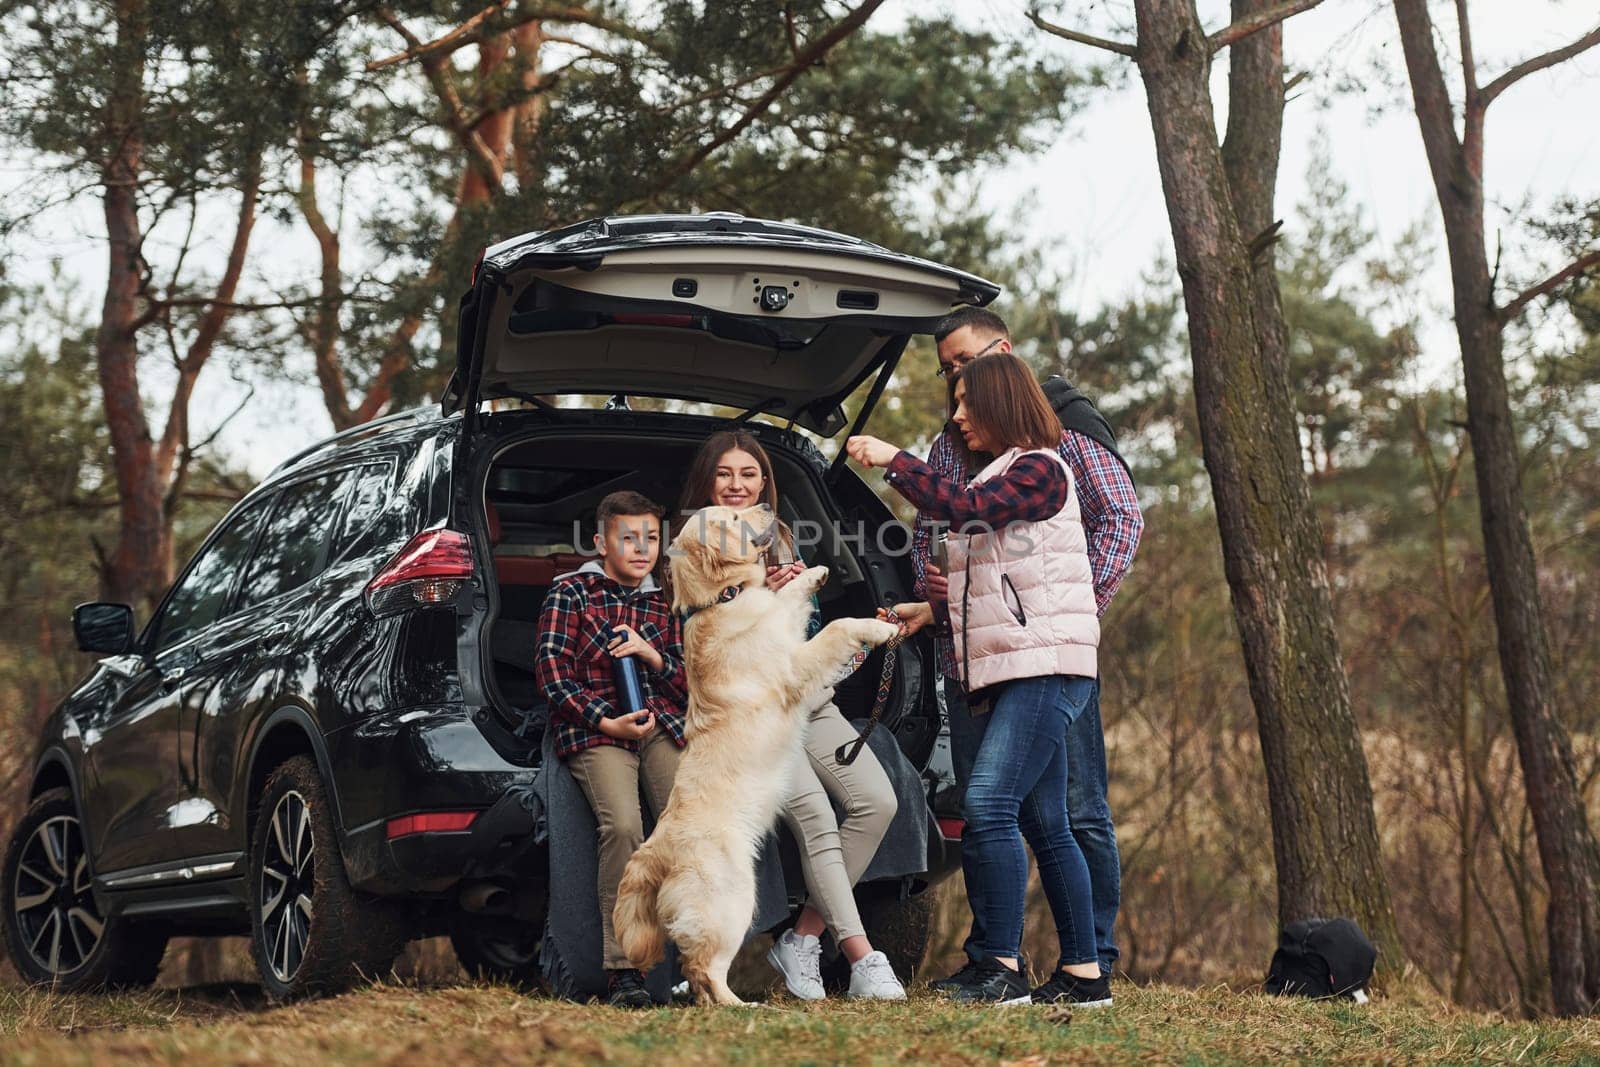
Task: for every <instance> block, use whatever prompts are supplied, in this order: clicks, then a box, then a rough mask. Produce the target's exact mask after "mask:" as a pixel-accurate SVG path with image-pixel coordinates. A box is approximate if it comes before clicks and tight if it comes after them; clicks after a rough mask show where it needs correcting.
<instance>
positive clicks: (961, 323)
mask: <svg viewBox="0 0 1600 1067" xmlns="http://www.w3.org/2000/svg"><path fill="white" fill-rule="evenodd" d="M934 341H935V343H936V344H937V346H938V354H939V370H938V374H939V376H940V377H941V378H948V377H949V376H950V375H952V374H954V373H956V372H957V371H959V370H960V369H961V368H962V367H963V366H965V365H966V364H968V363H970V362H972V361H973V360H974V359H977V358H979V357H981V356H987V355H991V354H993V353H995V352H1009V351H1011V334H1010V331H1009V330H1008V329H1007V328H1006V324H1005V320H1003V319H1002V318H1000V316H999V315H996V314H995V313H994V312H992V311H988V310H986V309H984V308H976V307H964V308H960V309H959V310H957V311H954V312H952V313H951V314H949V315H947V316H945V318H944V319H943V320H942V321H941V322H940V324H939V326H938V328H937V329H936V330H935V332H934ZM1044 391H1045V396H1046V397H1048V398H1049V400H1050V403H1051V405H1052V406H1053V407H1054V408H1055V411H1056V415H1057V417H1058V418H1060V420H1061V427H1062V433H1061V445H1060V451H1061V456H1062V458H1063V459H1065V460H1066V461H1067V465H1068V467H1069V468H1070V469H1071V471H1072V477H1073V480H1074V482H1075V483H1076V485H1077V491H1078V500H1079V506H1080V507H1081V509H1082V512H1083V526H1084V532H1085V533H1086V534H1087V536H1088V542H1089V564H1090V568H1091V570H1092V571H1093V574H1094V592H1095V602H1096V606H1097V608H1098V610H1099V613H1100V614H1101V615H1102V616H1103V615H1104V614H1105V611H1106V607H1107V606H1108V605H1109V604H1110V603H1111V598H1112V597H1113V596H1115V595H1116V592H1117V587H1118V586H1120V585H1121V584H1122V579H1123V577H1124V576H1125V575H1126V574H1127V573H1128V568H1129V567H1130V566H1131V565H1132V564H1133V556H1134V553H1135V552H1136V551H1137V550H1138V547H1139V536H1140V534H1141V532H1142V531H1143V530H1144V516H1143V515H1142V514H1141V512H1140V510H1139V500H1138V497H1137V495H1136V494H1135V492H1134V487H1133V479H1132V477H1131V476H1130V475H1129V473H1128V467H1127V464H1126V462H1124V461H1123V459H1122V457H1121V455H1119V454H1118V453H1117V449H1116V438H1115V437H1114V436H1113V435H1112V432H1111V427H1110V425H1109V424H1108V423H1107V422H1106V420H1105V419H1104V418H1103V417H1102V416H1101V414H1100V413H1099V412H1098V411H1096V410H1095V407H1094V405H1093V404H1092V403H1090V402H1089V400H1088V398H1087V397H1085V396H1083V394H1081V393H1079V392H1078V391H1077V390H1076V389H1074V388H1073V387H1072V386H1071V385H1070V384H1069V383H1068V382H1067V381H1066V380H1065V379H1062V378H1059V377H1052V378H1051V379H1050V380H1049V381H1047V382H1045V384H1044ZM928 465H929V466H931V467H932V468H933V469H934V470H936V471H938V472H939V473H940V474H941V475H943V476H944V477H946V478H949V479H950V480H951V481H953V482H958V483H960V484H963V485H964V484H966V482H967V479H968V477H969V475H970V472H968V471H967V470H965V469H963V466H962V462H961V459H960V452H959V450H958V449H957V448H956V444H955V441H954V438H953V437H952V436H951V430H950V427H948V426H946V427H945V429H944V431H943V432H941V433H940V434H939V436H938V437H937V438H935V439H934V442H933V447H932V448H931V449H930V450H929V452H928ZM934 533H935V531H934V529H933V524H932V523H931V522H929V521H928V520H927V519H926V518H925V517H924V516H922V515H920V514H919V515H918V516H917V526H916V532H915V536H914V538H913V541H912V550H911V558H912V564H913V566H914V567H915V569H916V575H917V585H916V588H915V593H916V595H917V596H919V597H923V598H925V599H927V600H929V601H931V602H934V603H938V602H941V601H943V600H945V599H946V596H947V584H946V579H945V576H944V575H943V574H940V573H939V570H938V568H937V567H935V566H933V565H932V562H931V549H932V541H933V536H934ZM935 642H936V645H935V647H936V649H937V656H938V664H939V672H940V674H941V675H942V677H943V689H944V698H945V709H946V712H947V714H948V716H949V720H950V761H951V763H952V765H953V766H954V769H955V775H956V784H957V785H958V786H961V787H963V788H965V786H966V783H967V780H968V778H969V777H970V776H971V773H972V765H973V760H974V759H975V758H976V756H977V753H978V748H979V746H980V745H981V744H982V743H983V735H984V731H985V729H986V728H987V726H988V722H989V720H988V716H986V715H983V714H978V715H973V714H970V713H969V711H968V708H967V702H966V696H965V693H964V692H963V690H962V687H961V680H960V664H958V663H957V662H956V656H955V647H954V645H953V643H952V641H951V639H950V636H949V634H948V633H946V634H941V635H939V636H938V637H936V638H935ZM1067 789H1068V793H1067V811H1068V815H1069V817H1070V819H1071V822H1072V835H1073V837H1074V838H1075V839H1076V840H1077V842H1078V848H1079V849H1080V850H1081V851H1082V852H1083V857H1084V860H1085V861H1086V862H1087V863H1088V865H1089V881H1090V887H1091V889H1092V891H1093V894H1094V933H1095V949H1096V951H1097V952H1098V954H1099V957H1100V970H1101V973H1103V974H1105V975H1107V976H1109V975H1110V974H1111V973H1112V972H1113V970H1114V969H1115V966H1116V961H1117V955H1118V953H1117V946H1116V942H1115V941H1114V940H1113V936H1112V928H1113V926H1114V925H1115V923H1116V919H1117V907H1118V904H1119V903H1120V901H1121V897H1122V864H1121V858H1120V856H1119V855H1118V853H1117V835H1116V830H1115V829H1114V827H1113V826H1112V822H1111V809H1110V806H1109V805H1108V804H1107V803H1106V750H1105V738H1104V736H1103V734H1102V732H1101V725H1100V685H1099V682H1098V681H1096V683H1095V689H1094V696H1093V697H1092V698H1091V700H1090V702H1089V705H1088V707H1087V708H1086V709H1085V710H1084V712H1083V714H1082V715H1080V716H1079V717H1078V719H1077V721H1076V722H1075V723H1073V725H1072V728H1071V730H1070V731H1069V732H1068V736H1067ZM1024 810H1025V811H1026V806H1024ZM1028 829H1029V827H1028V822H1027V820H1026V819H1024V821H1023V824H1022V830H1023V834H1024V835H1025V836H1030V835H1029V834H1028ZM963 862H964V863H965V860H964V861H963ZM966 882H967V894H968V898H969V900H970V898H971V895H972V891H973V887H974V886H975V885H977V884H979V880H978V879H976V878H972V877H968V878H967V879H966ZM973 904H974V907H973V909H972V910H973V916H974V918H973V928H972V932H971V934H970V935H969V937H968V938H967V943H966V948H967V954H968V962H967V964H966V965H965V966H963V967H962V968H961V970H959V971H957V972H956V973H955V974H953V975H951V976H950V977H949V978H946V979H943V980H941V981H938V982H934V983H933V988H935V989H940V990H944V991H950V990H953V989H955V988H956V987H957V986H959V985H961V984H963V983H964V982H965V981H966V980H967V979H968V978H969V977H970V976H971V973H972V968H974V967H975V965H976V962H977V960H976V957H975V956H974V955H973V953H972V947H973V946H974V945H979V944H985V943H986V942H985V941H984V938H983V931H982V930H981V929H979V926H978V924H979V923H980V922H981V920H980V919H979V918H978V916H979V915H981V914H982V909H981V908H979V907H978V906H977V902H975V901H974V902H973ZM1052 981H1053V979H1052ZM1050 985H1051V982H1046V984H1045V986H1042V987H1041V988H1040V992H1042V993H1044V994H1045V997H1046V998H1048V996H1049V987H1050ZM1035 999H1036V1000H1038V999H1042V998H1040V997H1038V996H1036V997H1035Z"/></svg>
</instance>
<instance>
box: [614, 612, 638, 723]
mask: <svg viewBox="0 0 1600 1067" xmlns="http://www.w3.org/2000/svg"><path fill="white" fill-rule="evenodd" d="M621 636H622V631H620V630H618V629H617V628H616V627H615V626H607V627H606V644H608V645H609V644H610V643H611V642H612V641H614V640H615V639H617V638H618V637H621ZM611 680H612V681H613V682H615V683H616V686H617V713H616V715H614V716H612V717H613V718H620V717H621V716H624V715H634V714H637V713H638V712H641V711H643V710H644V682H643V681H642V680H641V679H640V678H639V657H638V656H613V657H612V659H611Z"/></svg>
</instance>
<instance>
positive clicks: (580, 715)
mask: <svg viewBox="0 0 1600 1067" xmlns="http://www.w3.org/2000/svg"><path fill="white" fill-rule="evenodd" d="M607 624H613V625H615V624H626V625H628V626H631V627H633V628H634V630H636V631H637V632H638V634H639V636H640V637H642V638H644V639H645V640H646V641H648V642H649V643H650V644H651V645H653V646H655V648H656V651H658V652H660V653H661V659H662V669H661V671H660V672H657V671H654V670H651V669H650V667H649V666H648V665H647V664H645V663H643V662H641V663H640V664H639V678H640V681H641V683H642V684H643V687H644V695H645V702H644V703H645V708H646V709H647V710H649V711H653V712H655V715H656V726H657V728H658V729H663V730H666V731H667V733H668V734H670V735H671V736H672V739H673V740H674V741H676V742H677V743H678V746H679V747H680V748H681V747H683V727H684V718H683V716H684V708H685V707H686V706H687V705H688V701H689V690H688V685H687V683H686V681H685V679H684V673H683V623H682V620H680V619H679V618H678V616H677V615H676V614H675V613H674V612H673V611H672V608H671V606H670V605H668V603H667V599H666V597H665V596H664V595H663V594H662V593H661V591H660V590H659V589H651V590H638V589H630V588H628V587H627V586H625V585H623V584H621V583H620V582H616V581H613V580H612V579H611V578H609V577H607V576H606V575H605V574H604V573H603V572H600V571H599V569H598V568H596V569H595V570H593V571H589V570H585V571H580V572H578V573H576V574H568V575H564V576H562V577H561V578H559V579H557V580H556V582H555V584H554V585H552V586H551V587H550V592H549V593H548V594H547V595H546V596H545V600H544V608H543V610H541V611H540V613H539V641H538V645H537V649H536V653H535V656H534V673H535V675H536V676H537V677H538V679H539V684H540V685H541V686H542V687H543V688H544V694H545V698H546V699H547V700H548V701H549V702H550V722H551V725H552V727H554V729H555V731H556V735H555V738H556V755H558V756H559V757H561V758H562V759H566V758H567V757H568V756H570V755H572V754H573V753H575V752H582V751H583V750H584V749H588V748H593V747H595V746H596V745H616V746H618V747H620V748H625V749H628V750H629V751H633V752H636V751H638V749H639V743H638V742H637V741H627V740H621V739H618V738H613V737H607V736H606V735H605V734H603V733H601V732H600V720H601V719H603V718H605V717H606V716H607V715H608V714H609V713H611V712H612V710H613V709H614V706H615V702H616V699H617V686H616V682H615V681H613V679H612V676H611V665H612V662H613V657H612V655H611V653H609V652H607V651H606V637H605V635H606V627H607Z"/></svg>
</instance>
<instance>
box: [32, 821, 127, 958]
mask: <svg viewBox="0 0 1600 1067" xmlns="http://www.w3.org/2000/svg"><path fill="white" fill-rule="evenodd" d="M15 877H16V883H15V884H14V885H13V886H12V887H11V889H12V897H11V899H12V908H13V910H14V911H15V913H16V923H17V929H18V931H19V932H20V933H21V935H22V943H23V945H24V946H25V947H26V949H27V951H28V954H29V955H30V956H32V957H33V960H34V962H35V963H37V964H38V965H39V966H41V967H43V968H44V969H45V970H47V971H49V972H50V973H51V974H53V975H65V974H71V973H72V972H73V971H76V970H77V969H78V968H79V967H82V966H83V964H84V962H85V961H86V960H88V958H89V957H90V956H91V955H92V954H93V953H94V950H95V947H96V946H97V945H99V944H100V938H101V937H103V936H104V935H105V920H104V919H102V918H101V916H100V911H99V908H98V907H97V906H96V905H95V901H94V894H93V893H92V892H91V891H90V881H91V877H90V874H89V854H88V851H87V850H86V849H85V848H84V846H83V830H82V829H81V828H80V827H79V825H78V820H77V819H75V818H73V817H72V816H70V815H57V816H55V817H54V818H50V819H46V820H45V821H44V822H41V823H40V824H39V825H38V826H37V827H35V828H34V831H33V834H32V835H31V836H30V837H29V839H28V842H27V844H25V845H24V846H23V847H22V854H21V856H20V862H19V863H18V864H17V870H16V876H15Z"/></svg>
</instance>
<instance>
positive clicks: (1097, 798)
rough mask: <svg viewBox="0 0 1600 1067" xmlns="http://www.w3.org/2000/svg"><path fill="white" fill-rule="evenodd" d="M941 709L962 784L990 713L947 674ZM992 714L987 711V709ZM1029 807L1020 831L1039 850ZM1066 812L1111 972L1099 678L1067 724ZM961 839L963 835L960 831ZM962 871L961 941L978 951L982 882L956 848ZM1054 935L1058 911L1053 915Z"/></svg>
mask: <svg viewBox="0 0 1600 1067" xmlns="http://www.w3.org/2000/svg"><path fill="white" fill-rule="evenodd" d="M944 701H945V711H946V713H947V714H948V716H949V719H950V761H951V763H952V765H953V766H954V769H955V775H956V781H957V783H958V784H960V785H962V786H965V785H966V784H967V783H968V782H970V781H971V780H972V765H973V763H974V761H975V760H976V759H977V756H978V750H979V748H980V747H982V745H983V739H984V735H985V734H986V733H987V731H988V728H989V720H990V717H991V715H969V714H968V713H967V702H966V695H965V694H964V693H962V691H961V685H960V683H959V682H957V681H956V680H955V679H953V678H946V679H944ZM991 714H992V713H991ZM1031 814H1032V810H1031V806H1026V805H1025V806H1024V808H1023V810H1022V813H1021V816H1020V820H1021V821H1020V828H1021V830H1022V836H1023V837H1024V838H1026V839H1027V841H1028V844H1029V845H1030V846H1031V847H1032V848H1033V849H1034V855H1035V856H1037V855H1038V852H1039V845H1038V843H1037V842H1038V841H1039V839H1040V836H1041V835H1040V827H1039V826H1038V825H1037V824H1036V823H1035V822H1034V821H1033V820H1032V819H1031V818H1030V816H1031ZM1067 815H1068V818H1069V820H1070V823H1071V827H1072V831H1071V832H1072V837H1073V839H1074V840H1075V841H1077V843H1078V850H1079V851H1080V852H1081V853H1082V855H1083V859H1084V862H1085V863H1086V864H1087V865H1088V868H1089V885H1090V889H1091V891H1092V893H1093V896H1094V943H1095V953H1096V955H1097V956H1098V957H1099V960H1100V972H1101V973H1102V974H1108V975H1109V974H1111V973H1112V972H1113V971H1114V970H1115V969H1116V963H1117V959H1118V957H1119V956H1120V953H1119V952H1118V951H1117V944H1116V940H1115V938H1114V936H1113V933H1114V929H1115V927H1116V922H1117V909H1118V907H1119V905H1120V904H1121V901H1122V857H1121V855H1120V854H1119V853H1118V851H1117V832H1116V829H1115V827H1114V826H1113V825H1112V822H1111V807H1110V805H1109V804H1108V803H1107V802H1106V743H1105V736H1104V734H1103V733H1102V731H1101V725H1100V683H1099V682H1098V681H1096V682H1095V683H1094V692H1093V694H1092V695H1091V697H1090V699H1089V702H1088V704H1087V705H1086V706H1085V707H1084V708H1083V710H1082V712H1080V713H1079V715H1078V717H1077V719H1076V720H1074V721H1073V722H1072V724H1071V725H1070V726H1068V727H1067ZM963 838H964V835H963ZM961 866H962V874H963V875H964V877H965V879H966V883H967V900H968V902H969V903H970V904H971V906H972V932H971V933H970V934H969V936H968V937H967V942H966V945H965V948H966V951H967V955H968V956H969V957H972V958H974V959H976V958H977V957H978V956H980V955H982V953H981V952H980V951H979V946H980V945H981V944H982V943H983V941H984V930H983V914H982V907H981V898H982V896H983V886H982V884H981V879H979V878H977V877H976V876H975V875H974V873H973V869H972V867H971V865H970V863H969V861H968V857H967V851H966V849H965V847H963V849H962V861H961ZM1055 918H1056V923H1057V936H1058V937H1059V936H1060V923H1061V918H1060V916H1056V917H1055Z"/></svg>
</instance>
